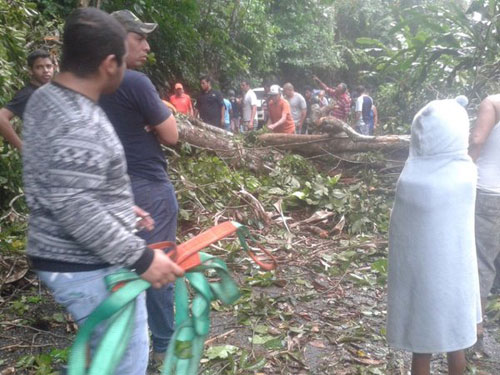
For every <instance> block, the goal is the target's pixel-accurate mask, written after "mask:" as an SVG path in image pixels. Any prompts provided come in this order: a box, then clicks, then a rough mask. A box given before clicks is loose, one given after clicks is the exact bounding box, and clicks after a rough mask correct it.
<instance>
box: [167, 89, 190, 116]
mask: <svg viewBox="0 0 500 375" xmlns="http://www.w3.org/2000/svg"><path fill="white" fill-rule="evenodd" d="M170 103H172V104H173V105H174V107H175V108H176V109H177V111H179V112H180V113H184V114H185V115H188V116H193V104H192V103H191V97H190V96H189V95H187V94H185V93H184V87H182V83H176V84H175V94H174V95H172V96H170Z"/></svg>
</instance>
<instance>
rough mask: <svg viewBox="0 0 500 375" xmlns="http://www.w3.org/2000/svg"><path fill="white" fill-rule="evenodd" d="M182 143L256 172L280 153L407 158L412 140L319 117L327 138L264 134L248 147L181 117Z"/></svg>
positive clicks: (318, 124)
mask: <svg viewBox="0 0 500 375" xmlns="http://www.w3.org/2000/svg"><path fill="white" fill-rule="evenodd" d="M177 124H178V129H179V139H180V140H181V141H183V142H187V143H189V144H190V145H193V146H195V147H198V148H202V149H207V150H210V151H213V152H215V153H216V154H217V155H218V156H219V157H221V158H223V159H225V160H228V161H229V162H230V163H231V164H232V165H245V166H247V167H249V168H250V169H252V170H254V171H263V170H265V169H270V168H272V166H273V165H274V164H275V163H276V161H277V160H280V159H281V158H282V157H283V155H282V154H281V153H280V152H277V151H276V149H279V150H283V151H290V152H294V153H298V154H301V155H304V156H308V157H310V156H322V155H345V154H346V153H363V152H369V151H381V152H384V153H387V154H393V153H394V152H396V153H399V154H400V156H401V155H402V157H398V159H401V158H403V159H404V157H405V156H406V154H407V150H408V146H409V136H404V135H383V136H367V135H362V134H359V133H357V132H356V131H355V130H354V129H353V128H352V127H350V126H349V125H348V124H346V123H345V122H343V121H341V120H338V119H336V118H334V117H330V116H326V117H318V118H316V120H315V124H314V125H313V130H314V132H316V133H318V132H323V133H324V134H311V135H302V134H279V133H264V134H260V135H258V136H257V140H258V146H255V147H245V146H244V144H243V141H242V140H241V139H239V138H235V137H234V135H233V134H232V133H231V132H227V131H225V130H223V129H220V128H217V127H214V126H212V125H209V124H206V123H204V122H202V121H200V120H198V119H194V118H191V117H186V116H178V117H177Z"/></svg>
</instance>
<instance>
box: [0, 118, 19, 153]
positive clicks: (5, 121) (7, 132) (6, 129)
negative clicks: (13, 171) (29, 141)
mask: <svg viewBox="0 0 500 375" xmlns="http://www.w3.org/2000/svg"><path fill="white" fill-rule="evenodd" d="M4 111H6V110H5V109H4V108H2V111H1V112H0V135H1V136H2V137H4V138H5V140H6V141H7V142H9V143H10V144H11V145H12V146H14V147H15V148H17V149H18V150H21V148H22V141H21V138H19V136H18V135H17V133H16V131H15V130H14V128H13V127H12V124H11V123H10V119H9V118H8V116H7V115H6V114H5V113H4Z"/></svg>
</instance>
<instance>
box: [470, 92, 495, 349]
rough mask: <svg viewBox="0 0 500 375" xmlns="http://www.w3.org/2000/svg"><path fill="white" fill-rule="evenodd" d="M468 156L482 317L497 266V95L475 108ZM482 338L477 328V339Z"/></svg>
mask: <svg viewBox="0 0 500 375" xmlns="http://www.w3.org/2000/svg"><path fill="white" fill-rule="evenodd" d="M469 155H470V157H471V158H472V160H474V161H475V162H476V165H477V172H478V173H477V174H478V180H477V194H476V217H475V225H476V250H477V263H478V267H479V286H480V289H481V305H482V310H483V313H484V309H485V308H486V303H487V298H488V294H489V293H490V291H491V289H492V286H493V283H494V281H495V277H496V273H497V268H496V265H498V263H499V262H500V244H499V241H498V232H499V230H500V162H499V160H500V159H499V157H500V95H498V94H497V95H490V96H488V97H487V98H485V99H484V100H483V101H482V102H481V104H480V105H479V109H478V113H477V119H476V123H475V126H474V128H473V129H472V130H471V134H470V139H469ZM482 335H483V327H482V324H479V325H478V338H479V340H480V341H481V338H482Z"/></svg>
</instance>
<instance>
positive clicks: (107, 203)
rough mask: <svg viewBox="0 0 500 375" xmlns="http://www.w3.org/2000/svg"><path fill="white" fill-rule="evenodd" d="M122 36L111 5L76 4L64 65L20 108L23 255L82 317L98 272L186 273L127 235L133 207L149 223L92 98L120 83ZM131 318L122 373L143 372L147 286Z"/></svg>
mask: <svg viewBox="0 0 500 375" xmlns="http://www.w3.org/2000/svg"><path fill="white" fill-rule="evenodd" d="M125 38H126V34H125V31H124V29H123V28H122V26H121V25H120V24H119V23H118V22H117V21H116V20H115V19H114V18H113V17H111V16H109V15H108V14H107V13H105V12H102V11H100V10H98V9H95V8H85V9H78V10H76V11H74V12H73V13H72V14H71V15H70V17H69V18H68V20H67V21H66V25H65V29H64V40H63V52H62V59H61V73H60V74H59V75H58V76H57V77H56V78H55V79H54V81H53V82H52V83H49V84H47V85H45V86H44V87H42V88H40V89H39V90H37V91H36V92H35V93H34V94H33V96H32V97H31V99H30V101H29V102H28V105H27V108H26V111H25V114H24V120H25V121H24V134H23V135H24V140H25V143H24V148H23V162H24V174H23V177H24V184H25V194H26V199H27V202H28V205H29V207H30V210H31V214H30V222H29V230H28V249H27V252H28V256H29V259H30V260H31V263H32V265H33V267H34V269H35V270H36V271H37V273H38V275H39V277H40V279H41V280H42V281H43V282H44V283H45V284H46V285H47V286H48V287H49V288H50V289H51V290H52V292H53V294H54V297H55V299H56V300H57V301H58V302H60V303H61V304H63V305H64V306H65V307H66V309H67V310H68V311H69V312H70V313H71V314H72V315H73V317H74V318H75V320H76V322H77V323H78V324H82V323H83V321H84V320H85V319H86V318H87V316H88V315H89V314H90V313H91V312H92V311H93V309H94V308H95V307H96V306H97V305H98V304H99V303H100V302H101V301H102V300H104V299H105V298H106V297H107V296H108V295H109V293H108V292H107V290H106V285H105V283H104V277H105V276H106V275H108V274H110V273H113V272H114V271H116V270H117V269H118V268H121V267H126V268H129V269H131V270H135V271H136V272H137V273H138V274H139V275H140V276H141V277H142V278H143V279H145V280H147V281H149V282H151V283H152V285H153V287H161V286H163V285H165V284H167V283H170V282H173V281H174V280H175V278H176V277H178V276H181V275H182V274H183V271H182V269H181V268H180V267H178V266H177V265H176V264H175V263H174V262H172V261H171V260H170V258H169V257H168V256H167V255H165V254H164V253H163V252H161V251H159V250H152V249H150V248H148V247H147V246H146V243H145V241H144V240H142V239H141V238H139V237H137V236H135V235H134V234H133V231H134V229H135V223H136V215H138V216H139V217H140V218H142V220H141V221H140V223H142V224H143V225H146V226H150V227H151V225H152V222H148V218H147V213H146V212H144V211H143V210H141V209H139V208H135V207H134V203H133V199H132V194H131V188H130V181H129V178H128V176H127V174H126V162H125V157H124V153H123V148H122V146H121V144H120V141H119V139H118V137H117V136H116V133H115V132H114V130H113V127H112V126H111V124H110V123H109V120H108V119H107V117H106V115H105V114H104V112H103V111H102V109H101V108H100V107H99V106H98V105H97V101H98V100H99V97H100V95H101V94H104V93H110V92H113V91H114V90H116V88H117V87H118V86H119V84H120V82H121V80H122V78H123V74H124V70H125V63H124V61H125V55H126V47H125ZM97 47H98V48H97ZM135 320H136V321H135V325H134V332H133V334H132V337H131V339H130V343H129V345H128V349H127V351H128V352H127V353H126V354H125V356H124V357H123V359H122V361H121V363H120V364H119V366H118V368H117V371H116V373H117V374H120V375H124V374H125V375H126V374H130V375H139V374H145V372H146V368H147V359H148V349H149V346H148V335H147V313H146V308H145V302H144V295H141V296H140V297H139V298H138V299H137V308H136V317H135ZM102 328H103V327H101V330H100V331H99V332H98V334H97V335H96V337H95V340H94V341H93V342H92V344H91V345H92V346H93V347H95V345H96V344H97V342H98V338H99V334H102Z"/></svg>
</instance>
